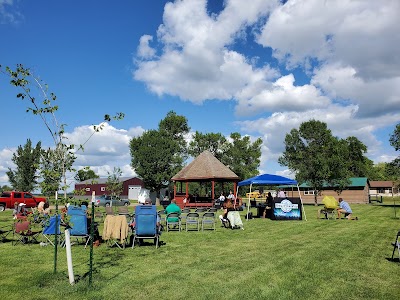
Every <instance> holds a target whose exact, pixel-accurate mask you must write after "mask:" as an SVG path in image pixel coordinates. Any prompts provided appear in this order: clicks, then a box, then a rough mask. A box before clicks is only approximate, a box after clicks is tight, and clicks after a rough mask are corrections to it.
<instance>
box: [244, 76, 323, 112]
mask: <svg viewBox="0 0 400 300" xmlns="http://www.w3.org/2000/svg"><path fill="white" fill-rule="evenodd" d="M249 90H250V91H249ZM237 98H238V99H239V104H238V106H237V107H236V111H237V114H238V115H246V114H250V115H254V114H256V113H257V112H265V111H274V110H275V111H306V110H309V109H310V108H323V107H326V106H327V105H329V104H330V99H329V98H328V97H325V96H323V95H322V94H321V92H320V91H319V90H318V89H317V88H316V87H315V86H313V85H309V84H305V85H303V86H295V85H294V76H293V75H292V74H290V75H287V76H283V77H281V78H279V79H278V80H276V81H275V82H274V83H272V84H271V85H270V87H269V88H265V87H264V88H263V87H261V89H260V90H259V91H256V90H255V89H253V88H245V89H244V90H243V91H242V92H241V93H240V94H238V95H237Z"/></svg>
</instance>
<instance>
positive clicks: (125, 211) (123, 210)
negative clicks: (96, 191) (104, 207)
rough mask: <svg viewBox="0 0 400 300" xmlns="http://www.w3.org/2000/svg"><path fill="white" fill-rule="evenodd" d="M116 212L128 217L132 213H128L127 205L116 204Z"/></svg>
mask: <svg viewBox="0 0 400 300" xmlns="http://www.w3.org/2000/svg"><path fill="white" fill-rule="evenodd" d="M118 214H119V215H123V216H126V217H127V218H130V217H131V216H132V215H131V214H130V213H129V210H128V206H125V205H124V206H118Z"/></svg>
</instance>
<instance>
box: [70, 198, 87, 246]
mask: <svg viewBox="0 0 400 300" xmlns="http://www.w3.org/2000/svg"><path fill="white" fill-rule="evenodd" d="M67 215H68V216H69V217H70V219H69V224H71V225H70V229H69V231H70V236H71V238H76V239H77V240H79V238H82V239H86V243H85V248H86V247H87V245H88V243H89V241H90V235H89V233H88V228H87V216H86V210H84V209H83V208H82V207H80V206H72V205H70V206H69V207H68V212H67Z"/></svg>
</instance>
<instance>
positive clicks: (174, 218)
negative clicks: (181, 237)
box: [166, 212, 187, 231]
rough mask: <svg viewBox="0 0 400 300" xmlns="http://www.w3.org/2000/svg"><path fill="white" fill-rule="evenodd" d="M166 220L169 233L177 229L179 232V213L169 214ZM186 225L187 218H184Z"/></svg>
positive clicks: (180, 224)
mask: <svg viewBox="0 0 400 300" xmlns="http://www.w3.org/2000/svg"><path fill="white" fill-rule="evenodd" d="M166 219H167V226H166V227H167V231H170V230H171V229H172V230H174V229H176V228H177V229H178V231H181V226H182V223H181V217H180V215H179V213H176V212H172V213H169V214H168V215H167V218H166ZM186 223H187V218H186Z"/></svg>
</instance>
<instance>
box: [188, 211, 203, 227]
mask: <svg viewBox="0 0 400 300" xmlns="http://www.w3.org/2000/svg"><path fill="white" fill-rule="evenodd" d="M199 219H200V215H199V213H197V212H190V213H188V214H187V215H186V226H185V227H186V231H189V229H195V230H196V231H199V226H200V225H199ZM190 227H192V228H190Z"/></svg>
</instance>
